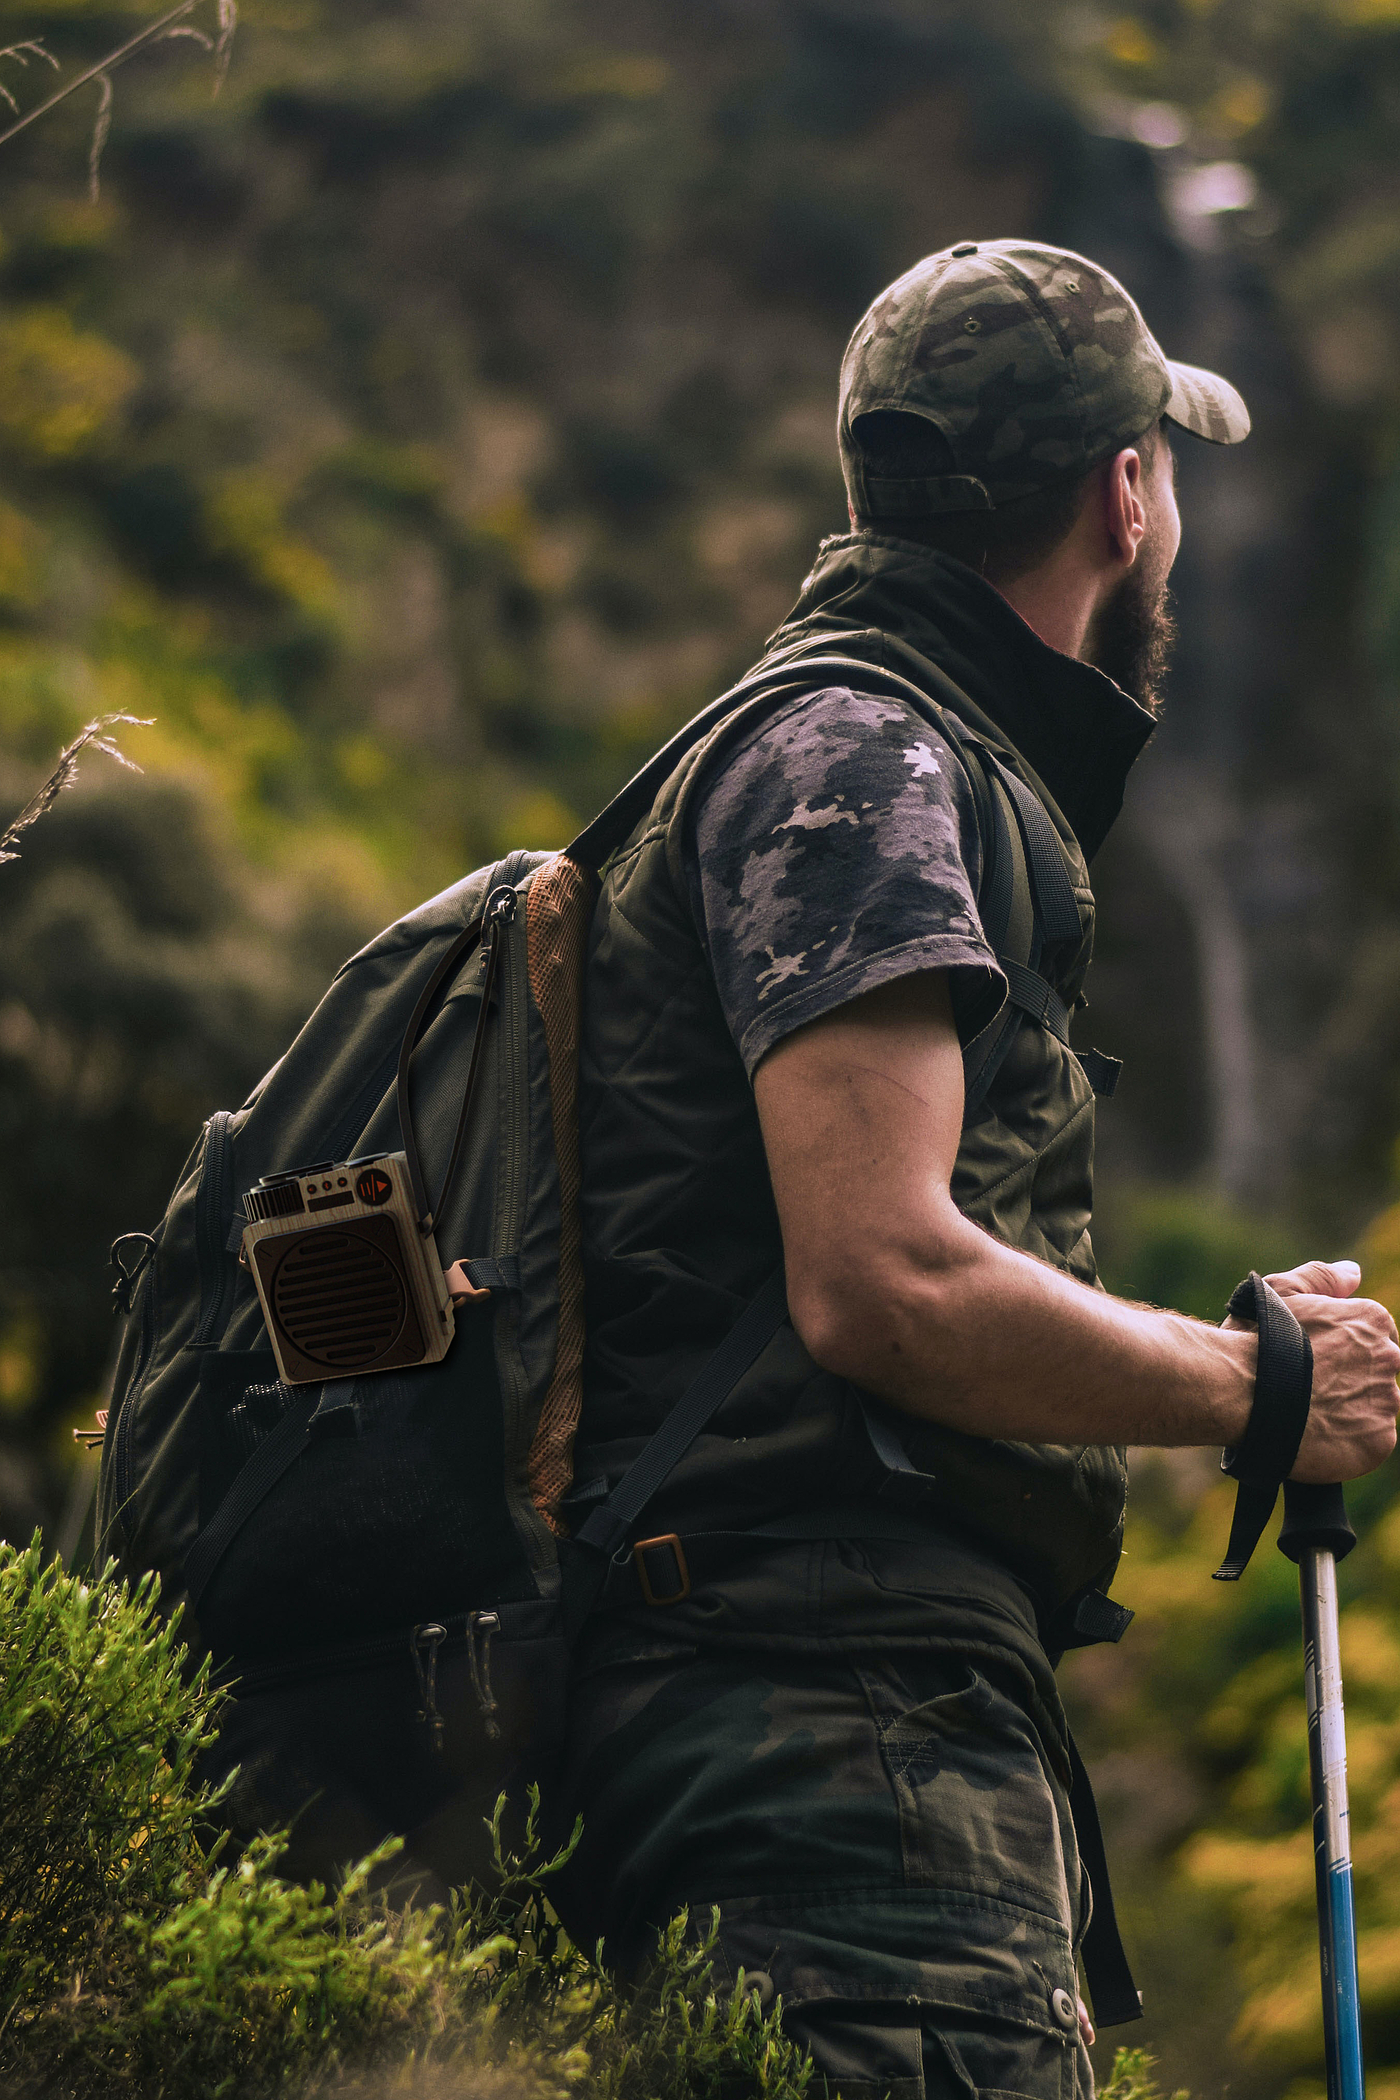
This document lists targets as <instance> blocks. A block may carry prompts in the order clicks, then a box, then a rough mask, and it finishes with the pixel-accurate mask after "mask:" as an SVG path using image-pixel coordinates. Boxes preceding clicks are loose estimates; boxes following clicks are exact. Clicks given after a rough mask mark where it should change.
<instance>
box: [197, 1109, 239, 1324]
mask: <svg viewBox="0 0 1400 2100" xmlns="http://www.w3.org/2000/svg"><path fill="white" fill-rule="evenodd" d="M232 1122H233V1117H232V1115H231V1114H230V1113H229V1111H228V1110H227V1109H223V1108H220V1109H216V1110H215V1111H214V1113H213V1115H212V1116H211V1117H210V1118H209V1121H208V1122H207V1123H206V1124H205V1126H204V1127H205V1139H204V1167H203V1171H202V1172H201V1174H200V1177H199V1185H198V1187H197V1188H196V1190H195V1198H194V1238H195V1252H196V1254H197V1256H198V1260H199V1320H198V1323H197V1325H196V1327H195V1331H194V1339H193V1340H192V1341H191V1343H190V1347H191V1348H192V1349H211V1348H213V1347H214V1346H215V1344H216V1343H217V1342H218V1339H219V1336H220V1334H221V1333H222V1332H223V1311H224V1300H225V1299H226V1297H227V1296H228V1285H229V1276H230V1273H231V1266H232V1265H231V1263H230V1261H229V1258H228V1253H227V1248H226V1241H227V1239H228V1225H227V1220H226V1217H225V1213H226V1212H227V1211H228V1210H229V1208H230V1205H229V1202H228V1193H229V1181H230V1178H231V1173H232V1167H233V1135H232V1131H231V1128H230V1126H231V1124H232Z"/></svg>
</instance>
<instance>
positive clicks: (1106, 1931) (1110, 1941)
mask: <svg viewBox="0 0 1400 2100" xmlns="http://www.w3.org/2000/svg"><path fill="white" fill-rule="evenodd" d="M1065 1741H1066V1743H1067V1745H1068V1747H1069V1770H1070V1788H1069V1812H1070V1814H1071V1815H1072V1816H1073V1818H1074V1835H1075V1838H1076V1839H1077V1841H1078V1844H1079V1863H1080V1866H1081V1867H1082V1869H1083V1871H1084V1872H1085V1873H1086V1874H1087V1875H1088V1877H1089V1888H1090V1891H1091V1892H1092V1895H1093V1904H1094V1908H1093V1915H1092V1917H1091V1918H1090V1920H1089V1930H1088V1931H1087V1932H1086V1933H1085V1935H1084V1943H1083V1946H1082V1947H1081V1949H1080V1952H1081V1954H1082V1955H1083V1959H1084V1981H1085V1982H1086V1983H1087V1984H1088V1986H1089V1996H1090V1998H1091V2000H1092V2001H1093V2009H1094V2025H1095V2026H1096V2027H1122V2026H1124V2025H1125V2024H1126V2023H1127V2022H1128V2021H1129V2020H1140V2019H1141V2018H1142V1992H1141V1991H1140V1990H1139V1989H1138V1987H1137V1985H1136V1984H1135V1983H1134V1982H1133V1972H1132V1970H1131V1969H1130V1968H1129V1966H1128V1957H1127V1955H1126V1954H1125V1953H1124V1951H1123V1941H1122V1937H1121V1935H1120V1934H1119V1931H1118V1919H1117V1916H1116V1915H1115V1913H1114V1909H1113V1891H1112V1889H1111V1888H1110V1886H1109V1880H1108V1859H1107V1856H1106V1854H1105V1852H1104V1847H1103V1830H1102V1828H1101V1827H1100V1824H1099V1810H1098V1804H1097V1802H1096V1801H1095V1799H1094V1789H1093V1787H1092V1785H1091V1784H1090V1781H1089V1774H1088V1773H1087V1772H1086V1771H1085V1769H1084V1760H1083V1758H1082V1757H1081V1756H1080V1754H1079V1745H1078V1744H1077V1743H1076V1742H1075V1740H1074V1737H1073V1736H1072V1735H1071V1734H1070V1733H1069V1730H1068V1729H1066V1731H1065Z"/></svg>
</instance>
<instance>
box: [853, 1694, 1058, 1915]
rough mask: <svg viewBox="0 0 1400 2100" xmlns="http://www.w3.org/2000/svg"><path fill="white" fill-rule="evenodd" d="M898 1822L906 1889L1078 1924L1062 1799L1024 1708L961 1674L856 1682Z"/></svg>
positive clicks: (1038, 1738)
mask: <svg viewBox="0 0 1400 2100" xmlns="http://www.w3.org/2000/svg"><path fill="white" fill-rule="evenodd" d="M857 1675H858V1677H859V1680H860V1683H861V1687H862V1690H863V1691H864V1693H865V1697H866V1701H867V1703H868V1705H869V1708H870V1714H871V1718H872V1720H873V1722H874V1725H875V1732H876V1737H877V1740H878V1742H879V1746H880V1756H881V1759H882V1761H883V1764H884V1769H885V1774H886V1777H887V1779H888V1782H889V1785H890V1789H891V1792H892V1794H893V1797H894V1802H895V1809H896V1813H897V1816H898V1820H899V1835H900V1852H901V1860H902V1867H903V1874H904V1881H905V1886H906V1887H909V1888H918V1887H923V1888H940V1889H953V1890H959V1891H963V1892H966V1893H967V1894H970V1895H981V1896H988V1897H993V1898H996V1899H997V1900H999V1901H1003V1902H1011V1903H1017V1904H1023V1905H1025V1906H1026V1907H1027V1908H1028V1909H1030V1910H1033V1911H1035V1912H1037V1913H1038V1914H1039V1915H1040V1916H1041V1917H1042V1918H1045V1919H1047V1920H1051V1921H1053V1922H1054V1923H1055V1925H1057V1926H1058V1927H1059V1928H1060V1929H1061V1930H1062V1931H1063V1932H1064V1933H1065V1935H1066V1936H1067V1937H1072V1936H1073V1934H1074V1932H1075V1929H1076V1927H1077V1925H1078V1922H1079V1904H1080V1885H1079V1855H1078V1849H1077V1847H1076V1844H1075V1840H1074V1826H1073V1822H1072V1820H1071V1818H1070V1813H1069V1799H1068V1796H1067V1794H1066V1793H1065V1790H1064V1787H1063V1786H1062V1785H1061V1783H1060V1782H1059V1780H1058V1779H1057V1778H1056V1776H1055V1774H1054V1773H1053V1771H1052V1770H1051V1768H1050V1766H1049V1764H1048V1762H1047V1760H1046V1758H1045V1755H1044V1752H1043V1749H1042V1746H1041V1742H1040V1737H1039V1735H1038V1733H1037V1731H1036V1728H1035V1725H1034V1723H1033V1722H1032V1721H1031V1719H1030V1718H1029V1716H1028V1715H1027V1714H1026V1712H1025V1710H1024V1708H1023V1707H1022V1706H1021V1705H1020V1704H1019V1703H1018V1702H1017V1701H1016V1700H1014V1699H1012V1698H1010V1697H1009V1696H1008V1695H1007V1694H1006V1693H1005V1692H1004V1691H1002V1690H1001V1689H1000V1688H999V1687H998V1686H997V1685H995V1684H994V1683H992V1682H991V1681H990V1680H989V1679H988V1678H986V1677H984V1676H983V1675H982V1674H981V1673H980V1672H979V1671H978V1670H977V1669H976V1668H975V1667H972V1666H970V1665H969V1664H966V1663H956V1664H954V1663H949V1662H945V1661H942V1660H941V1659H934V1660H933V1661H932V1662H930V1663H928V1664H927V1665H923V1666H920V1665H918V1664H902V1665H901V1668H900V1669H898V1670H896V1669H894V1668H893V1667H885V1666H876V1667H872V1668H865V1669H861V1670H859V1671H858V1672H857Z"/></svg>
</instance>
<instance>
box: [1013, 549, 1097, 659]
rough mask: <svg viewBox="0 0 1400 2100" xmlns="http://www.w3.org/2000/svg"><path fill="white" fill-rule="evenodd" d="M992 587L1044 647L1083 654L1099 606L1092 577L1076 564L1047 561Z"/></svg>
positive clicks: (1064, 653)
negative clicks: (1024, 573) (1019, 616)
mask: <svg viewBox="0 0 1400 2100" xmlns="http://www.w3.org/2000/svg"><path fill="white" fill-rule="evenodd" d="M996 589H997V590H998V591H999V592H1000V593H1001V595H1002V597H1003V598H1005V600H1006V602H1007V604H1008V605H1009V606H1011V607H1012V609H1013V611H1015V612H1018V613H1019V614H1020V615H1021V618H1022V619H1023V620H1024V621H1025V623H1026V625H1027V627H1030V628H1032V629H1033V630H1034V632H1035V633H1036V634H1038V635H1039V636H1040V639H1041V640H1042V642H1044V643H1045V644H1046V645H1047V647H1049V648H1051V649H1058V650H1059V652H1060V654H1061V655H1062V656H1077V657H1081V658H1082V657H1083V656H1084V654H1085V651H1086V649H1087V647H1088V641H1089V630H1090V628H1091V627H1092V625H1093V621H1094V615H1095V613H1096V612H1097V611H1098V608H1099V596H1100V585H1099V580H1098V579H1097V578H1096V577H1090V576H1086V575H1085V574H1084V573H1083V571H1082V570H1081V569H1079V568H1078V566H1077V565H1074V566H1071V565H1070V564H1067V563H1060V562H1054V561H1051V562H1046V563H1045V564H1044V565H1043V566H1042V567H1041V568H1038V569H1032V570H1030V571H1029V572H1028V574H1026V575H1025V576H1016V577H1013V578H1010V579H1008V581H1007V582H1005V583H999V584H997V585H996Z"/></svg>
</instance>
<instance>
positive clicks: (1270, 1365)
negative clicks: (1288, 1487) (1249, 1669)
mask: <svg viewBox="0 0 1400 2100" xmlns="http://www.w3.org/2000/svg"><path fill="white" fill-rule="evenodd" d="M1227 1311H1228V1312H1229V1313H1230V1314H1232V1315H1233V1316H1234V1318H1235V1319H1237V1320H1252V1321H1253V1322H1254V1324H1255V1326H1256V1327H1257V1328H1258V1330H1259V1364H1258V1368H1257V1370H1256V1371H1255V1374H1254V1405H1253V1406H1252V1407H1251V1408H1250V1411H1249V1420H1248V1422H1247V1423H1246V1424H1245V1431H1244V1435H1243V1436H1242V1437H1241V1438H1240V1440H1239V1442H1238V1444H1235V1445H1232V1446H1231V1447H1230V1448H1229V1449H1227V1450H1226V1451H1224V1452H1223V1453H1222V1454H1221V1459H1220V1470H1221V1472H1222V1473H1228V1474H1229V1475H1230V1477H1231V1479H1233V1480H1236V1481H1238V1483H1239V1487H1238V1490H1237V1492H1236V1495H1235V1514H1234V1518H1233V1520H1232V1522H1231V1525H1230V1543H1229V1545H1228V1547H1227V1548H1226V1552H1225V1558H1224V1560H1223V1561H1222V1563H1221V1565H1220V1566H1219V1567H1218V1568H1217V1569H1216V1571H1215V1580H1216V1581H1217V1582H1238V1581H1239V1579H1240V1577H1241V1575H1243V1573H1244V1571H1245V1569H1246V1568H1247V1567H1248V1565H1249V1560H1250V1555H1251V1554H1252V1553H1253V1551H1254V1549H1255V1547H1256V1546H1257V1545H1258V1543H1259V1539H1260V1536H1261V1535H1262V1533H1263V1530H1264V1526H1265V1525H1266V1524H1267V1523H1268V1521H1269V1519H1270V1517H1271V1516H1272V1515H1273V1512H1274V1504H1275V1503H1276V1502H1277V1500H1278V1491H1279V1488H1280V1487H1281V1486H1282V1484H1283V1482H1284V1481H1285V1480H1286V1479H1287V1478H1288V1476H1289V1474H1290V1473H1291V1472H1292V1470H1293V1467H1294V1464H1295V1462H1296V1460H1297V1457H1298V1447H1299V1445H1300V1444H1301V1443H1302V1441H1303V1431H1304V1429H1305V1428H1306V1427H1307V1422H1308V1408H1309V1405H1310V1403H1311V1400H1312V1344H1311V1343H1310V1342H1309V1340H1308V1338H1307V1336H1306V1335H1305V1334H1304V1332H1303V1330H1302V1328H1301V1327H1300V1326H1299V1325H1298V1322H1297V1321H1296V1320H1295V1319H1294V1317H1293V1315H1292V1313H1291V1312H1290V1311H1289V1309H1288V1307H1287V1305H1286V1304H1285V1303H1284V1301H1283V1299H1282V1298H1280V1296H1279V1295H1278V1292H1277V1291H1275V1290H1271V1289H1270V1287H1269V1285H1268V1284H1267V1283H1265V1281H1264V1279H1263V1277H1262V1276H1260V1275H1257V1274H1255V1273H1253V1272H1251V1274H1250V1275H1248V1276H1247V1277H1246V1278H1245V1280H1244V1282H1243V1283H1241V1284H1240V1285H1238V1287H1237V1288H1236V1289H1235V1291H1234V1292H1233V1293H1232V1295H1231V1298H1230V1303H1229V1306H1228V1307H1227Z"/></svg>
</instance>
